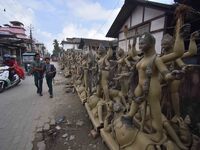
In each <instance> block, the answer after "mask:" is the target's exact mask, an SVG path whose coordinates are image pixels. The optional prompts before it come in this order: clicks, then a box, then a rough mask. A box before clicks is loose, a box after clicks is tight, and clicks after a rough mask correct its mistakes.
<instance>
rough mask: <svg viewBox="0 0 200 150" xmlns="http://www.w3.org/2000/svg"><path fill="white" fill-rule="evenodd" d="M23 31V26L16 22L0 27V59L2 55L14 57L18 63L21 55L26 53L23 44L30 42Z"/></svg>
mask: <svg viewBox="0 0 200 150" xmlns="http://www.w3.org/2000/svg"><path fill="white" fill-rule="evenodd" d="M25 31H26V30H25V29H24V25H23V24H22V23H21V22H18V21H10V24H4V25H3V26H0V57H3V55H4V54H11V55H16V56H17V59H18V60H19V62H20V60H21V56H22V53H23V52H25V51H26V46H25V43H26V42H28V41H29V40H30V39H28V37H27V36H26V34H25Z"/></svg>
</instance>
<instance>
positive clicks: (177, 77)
mask: <svg viewBox="0 0 200 150" xmlns="http://www.w3.org/2000/svg"><path fill="white" fill-rule="evenodd" d="M171 75H172V76H173V77H174V79H175V80H180V79H182V78H183V75H184V72H183V71H181V70H173V71H172V72H171Z"/></svg>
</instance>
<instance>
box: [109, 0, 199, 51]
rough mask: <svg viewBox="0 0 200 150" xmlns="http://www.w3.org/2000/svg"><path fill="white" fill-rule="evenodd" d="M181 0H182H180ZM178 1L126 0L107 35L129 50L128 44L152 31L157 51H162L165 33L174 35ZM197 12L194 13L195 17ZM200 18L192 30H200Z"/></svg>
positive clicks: (193, 24) (194, 23)
mask: <svg viewBox="0 0 200 150" xmlns="http://www.w3.org/2000/svg"><path fill="white" fill-rule="evenodd" d="M179 1H181V0H179ZM177 5H178V4H177V3H174V4H171V5H168V4H161V3H157V2H151V1H145V0H125V2H124V5H123V6H122V8H121V10H120V12H119V14H118V16H117V17H116V19H115V20H114V22H113V24H112V26H111V27H110V29H109V31H108V33H107V35H106V36H107V37H112V38H117V39H118V47H120V48H122V49H124V50H127V47H128V44H130V43H132V40H133V39H134V38H136V39H137V44H136V48H137V49H139V47H138V41H139V37H140V36H141V35H142V34H143V33H144V32H150V33H151V34H152V35H153V36H154V37H155V38H156V51H157V53H161V39H162V37H163V34H164V33H170V34H171V35H173V33H174V29H175V28H174V27H175V18H174V10H175V8H176V7H177ZM194 16H195V13H193V18H194ZM196 17H198V20H196V21H195V20H194V19H192V18H190V20H187V21H188V22H189V23H190V22H191V20H192V23H191V25H192V31H191V32H193V31H195V30H199V26H198V24H199V23H200V19H199V17H200V15H196Z"/></svg>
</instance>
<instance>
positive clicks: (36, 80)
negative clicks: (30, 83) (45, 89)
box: [34, 75, 43, 94]
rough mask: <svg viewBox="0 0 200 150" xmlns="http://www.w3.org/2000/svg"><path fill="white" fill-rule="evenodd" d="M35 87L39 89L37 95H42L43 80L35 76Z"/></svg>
mask: <svg viewBox="0 0 200 150" xmlns="http://www.w3.org/2000/svg"><path fill="white" fill-rule="evenodd" d="M34 82H35V86H36V87H37V93H40V94H41V93H42V84H43V78H39V77H38V76H37V75H35V76H34Z"/></svg>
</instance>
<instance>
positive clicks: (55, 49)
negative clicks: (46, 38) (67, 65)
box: [53, 39, 61, 57]
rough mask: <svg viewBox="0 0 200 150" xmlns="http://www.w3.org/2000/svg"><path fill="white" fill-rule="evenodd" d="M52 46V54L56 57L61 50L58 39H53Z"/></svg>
mask: <svg viewBox="0 0 200 150" xmlns="http://www.w3.org/2000/svg"><path fill="white" fill-rule="evenodd" d="M53 46H54V49H53V55H54V56H57V57H58V56H59V53H60V52H61V48H60V47H59V43H58V40H56V39H55V40H54V41H53Z"/></svg>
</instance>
